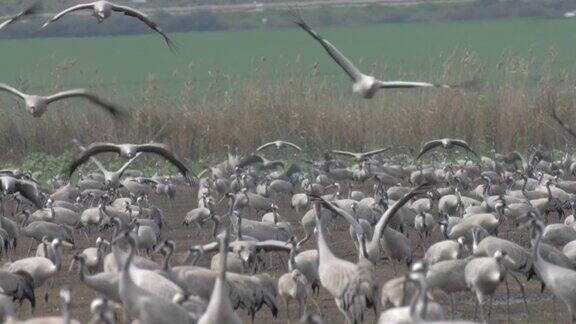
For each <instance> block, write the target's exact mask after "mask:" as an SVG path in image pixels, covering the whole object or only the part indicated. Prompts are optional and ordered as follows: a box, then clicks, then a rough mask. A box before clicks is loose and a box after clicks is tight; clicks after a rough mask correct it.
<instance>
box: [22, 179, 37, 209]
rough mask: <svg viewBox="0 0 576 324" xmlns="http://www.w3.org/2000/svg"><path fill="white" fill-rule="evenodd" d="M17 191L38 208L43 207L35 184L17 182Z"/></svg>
mask: <svg viewBox="0 0 576 324" xmlns="http://www.w3.org/2000/svg"><path fill="white" fill-rule="evenodd" d="M16 190H17V191H18V192H19V193H20V194H21V195H22V196H24V198H26V199H28V200H30V201H31V202H33V203H34V205H35V206H36V208H38V209H41V208H42V207H43V203H42V199H41V197H40V194H39V193H38V188H37V187H36V186H35V185H34V184H32V183H27V182H26V181H20V180H16Z"/></svg>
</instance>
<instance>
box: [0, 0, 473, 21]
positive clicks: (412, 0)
mask: <svg viewBox="0 0 576 324" xmlns="http://www.w3.org/2000/svg"><path fill="white" fill-rule="evenodd" d="M472 1H474V0H310V1H283V2H274V3H259V2H254V3H244V4H228V5H197V6H175V7H162V8H158V7H157V8H141V7H140V6H139V5H138V4H134V5H133V6H134V7H135V8H139V10H141V11H143V12H145V13H148V14H153V13H155V12H158V11H164V12H166V13H169V14H172V15H187V14H190V13H192V12H197V11H263V10H266V9H291V8H295V7H298V8H302V9H313V8H317V7H320V6H335V7H363V6H368V5H387V6H414V5H419V4H424V3H434V4H450V3H467V2H472ZM63 9H64V8H63ZM78 13H82V12H78ZM84 13H85V14H91V13H88V12H86V11H85V12H84ZM55 14H56V13H43V14H40V15H38V16H41V17H52V16H54V15H55ZM7 17H8V16H6V17H1V18H2V19H5V18H7Z"/></svg>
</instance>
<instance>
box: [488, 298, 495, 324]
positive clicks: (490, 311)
mask: <svg viewBox="0 0 576 324" xmlns="http://www.w3.org/2000/svg"><path fill="white" fill-rule="evenodd" d="M493 299H494V298H493V296H492V295H490V301H489V303H488V320H490V318H492V300H493Z"/></svg>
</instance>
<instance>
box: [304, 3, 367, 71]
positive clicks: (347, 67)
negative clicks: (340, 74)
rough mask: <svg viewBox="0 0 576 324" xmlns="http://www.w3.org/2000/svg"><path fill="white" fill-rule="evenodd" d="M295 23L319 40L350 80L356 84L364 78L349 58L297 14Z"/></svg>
mask: <svg viewBox="0 0 576 324" xmlns="http://www.w3.org/2000/svg"><path fill="white" fill-rule="evenodd" d="M294 23H295V24H296V25H298V26H300V28H302V29H304V30H305V31H306V32H307V33H308V34H310V36H312V37H313V38H314V39H315V40H317V41H318V42H319V43H320V45H322V47H324V49H325V50H326V52H328V55H330V56H331V57H332V59H333V60H334V61H336V63H338V65H340V67H342V69H344V71H345V72H346V73H347V74H348V75H349V76H350V78H351V79H352V80H353V81H354V82H356V81H358V80H360V78H362V76H363V74H362V72H360V70H358V69H357V68H356V67H355V66H354V65H353V64H352V63H351V62H350V60H348V58H346V56H344V54H342V53H341V52H340V51H339V50H338V49H337V48H336V47H335V46H334V45H332V44H331V43H330V42H329V41H327V40H326V39H324V38H323V37H322V36H320V35H319V34H318V33H316V32H315V31H314V30H313V29H312V28H310V26H308V24H306V22H305V21H304V19H302V17H301V16H300V15H299V14H296V13H295V14H294Z"/></svg>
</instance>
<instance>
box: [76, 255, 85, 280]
mask: <svg viewBox="0 0 576 324" xmlns="http://www.w3.org/2000/svg"><path fill="white" fill-rule="evenodd" d="M78 263H79V265H78V278H80V281H84V280H86V275H87V273H86V261H84V260H83V259H80V260H79V261H78Z"/></svg>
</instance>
